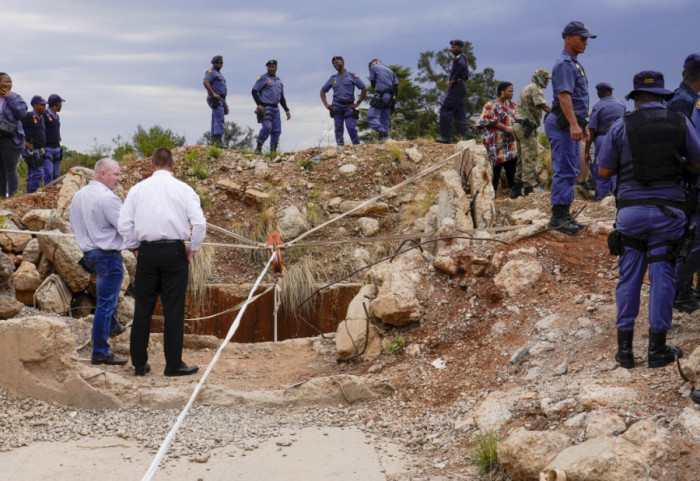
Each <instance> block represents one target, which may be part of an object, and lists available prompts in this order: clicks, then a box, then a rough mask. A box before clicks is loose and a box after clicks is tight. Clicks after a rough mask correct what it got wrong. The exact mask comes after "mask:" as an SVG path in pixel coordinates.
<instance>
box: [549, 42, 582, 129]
mask: <svg viewBox="0 0 700 481" xmlns="http://www.w3.org/2000/svg"><path fill="white" fill-rule="evenodd" d="M552 90H553V91H554V100H553V101H552V108H555V107H557V106H558V105H559V94H560V93H563V92H568V93H569V94H570V95H571V103H572V104H573V106H574V113H575V114H576V115H580V116H581V117H584V118H586V117H588V78H586V72H585V71H584V70H583V66H582V65H581V64H580V63H579V61H578V60H577V59H574V57H573V56H572V55H571V54H570V53H569V52H567V51H566V50H564V51H563V52H562V54H561V57H559V58H558V59H557V60H556V62H554V68H553V69H552Z"/></svg>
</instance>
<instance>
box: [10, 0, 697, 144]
mask: <svg viewBox="0 0 700 481" xmlns="http://www.w3.org/2000/svg"><path fill="white" fill-rule="evenodd" d="M698 12H699V10H698V7H697V2H696V1H691V0H664V1H659V0H653V1H652V0H610V1H602V0H588V1H587V2H562V1H561V0H530V1H523V0H500V1H493V0H484V1H473V0H461V1H452V0H442V1H437V2H402V1H396V0H381V1H376V0H375V1H365V0H359V1H354V2H345V3H343V2H320V1H317V0H310V1H307V2H303V3H298V2H291V1H276V0H268V1H266V2H259V3H256V2H240V1H202V0H200V1H197V2H192V1H180V0H171V1H145V0H140V1H130V0H129V1H121V2H99V1H89V2H88V1H82V0H74V1H62V0H52V1H46V0H37V1H33V0H32V1H26V2H20V1H14V2H11V1H9V0H3V7H2V27H1V29H2V41H1V42H0V71H3V72H7V73H9V74H10V75H11V76H12V79H13V81H14V87H13V90H14V91H15V92H17V93H19V94H20V95H22V96H23V97H24V99H25V100H26V101H27V103H29V100H30V99H31V97H32V96H33V95H36V94H39V95H42V96H44V97H48V95H49V94H52V93H58V94H60V95H61V96H62V97H63V98H64V99H66V103H65V104H64V106H63V112H62V116H61V119H62V120H61V124H62V136H63V143H64V145H66V146H68V147H69V148H72V149H75V150H80V151H89V150H90V149H91V148H92V146H93V145H94V143H95V140H94V139H96V141H97V143H99V144H108V145H110V144H111V143H112V138H114V137H116V136H117V135H121V136H122V137H124V138H128V139H130V138H131V136H132V134H133V132H134V130H135V129H136V126H137V125H139V124H141V125H143V126H144V127H146V128H148V127H150V126H152V125H154V124H159V125H161V126H163V127H167V128H170V129H172V130H173V131H175V132H176V133H178V134H181V135H185V136H186V139H187V143H188V144H193V143H195V142H196V141H197V140H198V139H199V138H200V137H201V135H202V134H203V133H204V132H206V131H208V130H209V125H210V117H211V114H210V110H209V108H208V107H207V105H206V102H205V98H206V93H205V90H204V87H203V86H202V79H203V77H204V73H205V71H206V69H208V68H209V67H210V64H209V61H210V59H211V57H212V56H213V55H215V54H220V55H223V56H224V66H223V69H222V73H223V74H224V77H225V78H226V80H227V84H228V91H229V97H228V104H229V106H230V109H231V112H230V114H229V116H228V117H227V120H233V121H235V122H236V123H238V124H240V125H246V126H251V127H253V128H254V129H255V130H256V132H257V129H258V124H256V123H255V116H254V114H253V109H254V106H255V104H254V102H253V100H252V97H251V95H250V90H251V88H252V86H253V83H254V82H255V80H256V79H257V77H258V76H259V75H261V74H262V73H264V72H265V62H266V61H267V60H269V59H271V58H274V59H277V60H278V61H279V70H278V76H279V77H280V78H281V79H282V80H283V82H284V86H285V96H286V98H287V103H288V105H289V107H290V109H291V111H292V120H290V121H286V120H283V125H282V129H283V130H282V138H281V148H282V149H283V150H292V149H299V148H305V147H310V146H313V145H317V144H319V143H322V144H324V145H325V144H328V143H329V142H332V139H333V136H332V135H330V136H329V135H328V134H327V130H328V129H329V128H330V121H331V119H330V118H329V117H328V114H327V113H326V111H325V110H324V109H323V106H322V104H321V101H320V99H319V96H318V92H319V90H320V88H321V86H322V85H323V84H324V82H325V81H326V80H327V79H328V77H329V76H330V75H331V74H332V73H333V72H334V71H333V68H332V65H331V57H332V56H333V55H342V56H343V57H344V58H345V63H346V68H347V69H348V70H349V71H351V72H356V73H358V74H360V75H361V76H362V77H363V78H365V77H366V76H367V74H368V72H367V63H368V62H369V60H371V59H372V58H375V57H376V58H380V59H382V60H383V62H384V63H385V64H400V65H404V66H408V67H411V68H412V69H413V70H415V67H416V63H417V61H418V55H419V53H420V52H423V51H426V50H439V49H442V48H445V47H447V46H448V42H449V40H451V39H453V38H461V39H464V40H468V41H470V42H472V43H473V45H474V53H475V55H476V58H477V70H479V71H480V70H482V69H483V68H484V67H491V68H493V69H494V70H495V72H496V78H497V79H499V80H508V81H510V82H513V83H514V84H515V91H516V95H517V93H518V92H519V91H520V89H521V88H522V87H523V86H524V85H525V84H526V83H528V82H529V81H530V76H531V75H532V72H533V70H534V69H536V68H538V67H544V68H547V69H549V70H551V68H552V65H553V63H554V60H555V59H556V57H557V56H558V55H560V53H561V50H562V45H563V41H562V39H561V31H562V28H563V26H564V25H565V24H566V23H567V22H569V21H570V20H580V21H583V22H584V23H586V25H587V26H588V28H589V30H590V31H591V32H592V33H594V34H597V35H598V38H597V39H591V40H590V41H589V44H588V50H587V51H586V53H585V54H583V55H581V56H580V57H579V60H580V62H581V64H582V65H583V67H584V68H585V70H586V73H587V75H588V79H589V85H590V87H591V90H593V95H592V98H591V106H592V105H593V103H594V102H595V101H596V100H597V98H596V96H595V89H593V86H594V85H595V84H596V83H598V82H601V81H606V82H610V83H611V84H612V85H613V86H614V87H615V88H616V90H615V94H616V96H617V97H618V98H622V97H623V96H624V95H625V94H626V93H627V92H628V91H629V90H630V89H631V83H632V76H633V75H634V74H635V73H636V72H638V71H640V70H644V69H653V70H660V71H662V72H663V73H664V75H665V76H666V85H667V87H670V89H671V90H673V89H674V88H676V86H677V85H678V83H679V82H680V80H681V71H682V63H683V60H684V59H685V57H686V56H687V55H688V54H689V53H691V52H693V51H698V50H700V43H699V42H698V39H697V38H698V37H697V28H698V24H700V22H699V20H700V13H698ZM547 98H548V100H549V101H550V102H551V89H547Z"/></svg>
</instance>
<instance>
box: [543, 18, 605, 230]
mask: <svg viewBox="0 0 700 481" xmlns="http://www.w3.org/2000/svg"><path fill="white" fill-rule="evenodd" d="M561 36H562V38H563V39H564V51H563V52H562V55H561V57H559V58H558V59H557V60H556V62H554V69H553V70H552V90H553V91H554V101H553V102H552V114H554V115H549V116H547V120H545V122H544V131H545V133H546V134H547V138H548V139H549V144H550V146H551V153H552V170H553V171H554V175H553V176H552V195H551V203H552V217H551V218H550V219H549V224H548V227H553V228H557V230H559V231H560V232H563V233H565V234H570V235H571V234H575V233H576V232H578V231H579V230H581V229H583V228H584V227H585V225H584V224H581V223H579V222H577V221H573V222H570V221H571V214H570V213H569V207H570V206H571V203H572V202H573V201H574V184H575V183H576V179H577V178H578V172H579V142H581V140H584V141H586V140H588V137H589V132H588V127H587V126H586V123H587V121H586V117H587V116H588V79H587V78H586V73H585V71H584V70H583V67H582V66H581V64H580V63H579V61H578V56H579V55H580V54H582V53H583V52H585V51H586V46H587V45H588V39H589V38H596V36H595V35H593V34H591V33H590V32H589V31H588V27H586V26H585V25H584V24H583V23H581V22H577V21H572V22H569V23H568V24H567V25H566V26H565V27H564V30H563V31H562V33H561ZM564 224H566V225H564Z"/></svg>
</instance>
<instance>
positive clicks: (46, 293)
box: [35, 274, 72, 314]
mask: <svg viewBox="0 0 700 481" xmlns="http://www.w3.org/2000/svg"><path fill="white" fill-rule="evenodd" d="M35 297H36V307H38V308H39V309H41V310H42V311H45V312H53V313H55V314H65V313H67V312H68V310H69V309H70V304H71V300H72V294H71V291H70V289H69V288H68V286H67V285H66V283H65V282H63V279H61V278H60V277H59V276H58V275H56V274H51V275H50V276H49V277H48V278H47V279H46V280H45V281H44V283H43V284H42V285H41V287H39V289H37V291H36V294H35Z"/></svg>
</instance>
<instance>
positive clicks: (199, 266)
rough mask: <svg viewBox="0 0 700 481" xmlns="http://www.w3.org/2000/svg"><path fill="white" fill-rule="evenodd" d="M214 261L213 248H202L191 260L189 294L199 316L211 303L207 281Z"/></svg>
mask: <svg viewBox="0 0 700 481" xmlns="http://www.w3.org/2000/svg"><path fill="white" fill-rule="evenodd" d="M213 259H214V249H212V248H211V247H200V248H199V249H197V251H196V252H195V253H194V257H192V259H191V260H190V267H189V280H188V283H187V292H188V294H189V295H190V303H191V305H192V307H193V308H194V309H195V311H196V312H197V313H198V315H199V314H201V313H202V312H203V309H202V308H203V306H204V305H205V304H206V303H208V302H209V290H208V289H207V281H208V279H209V273H210V272H211V265H212V260H213Z"/></svg>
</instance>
